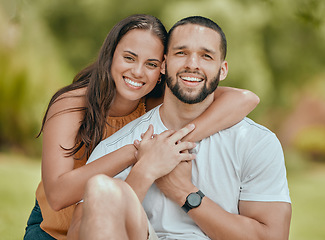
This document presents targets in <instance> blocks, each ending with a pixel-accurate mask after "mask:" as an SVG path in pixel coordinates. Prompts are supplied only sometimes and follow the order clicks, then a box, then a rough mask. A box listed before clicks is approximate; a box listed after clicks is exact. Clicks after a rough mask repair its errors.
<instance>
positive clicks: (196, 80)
mask: <svg viewBox="0 0 325 240" xmlns="http://www.w3.org/2000/svg"><path fill="white" fill-rule="evenodd" d="M182 79H183V80H185V81H189V82H201V81H202V79H201V78H195V77H182Z"/></svg>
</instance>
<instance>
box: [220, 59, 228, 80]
mask: <svg viewBox="0 0 325 240" xmlns="http://www.w3.org/2000/svg"><path fill="white" fill-rule="evenodd" d="M227 75H228V62H227V61H226V60H225V61H223V62H222V63H221V67H220V81H222V80H224V79H225V78H226V77H227Z"/></svg>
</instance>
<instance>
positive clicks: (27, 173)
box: [0, 154, 325, 240]
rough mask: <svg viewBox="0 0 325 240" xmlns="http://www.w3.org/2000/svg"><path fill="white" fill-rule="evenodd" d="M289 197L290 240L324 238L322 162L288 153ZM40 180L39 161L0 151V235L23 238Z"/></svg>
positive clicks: (324, 175) (324, 172)
mask: <svg viewBox="0 0 325 240" xmlns="http://www.w3.org/2000/svg"><path fill="white" fill-rule="evenodd" d="M287 168H288V181H289V187H290V194H291V200H292V208H293V215H292V222H291V229H290V240H324V239H325V207H324V204H325V190H324V189H325V188H324V186H325V164H322V163H311V162H307V161H306V160H304V159H302V158H301V157H300V156H296V155H289V156H288V157H287ZM39 180H40V161H39V160H35V159H34V160H31V159H27V158H24V157H21V156H19V155H13V154H0V236H1V237H0V238H1V239H5V240H18V239H22V237H23V234H24V229H25V226H26V222H27V218H28V216H29V214H30V211H31V209H32V207H33V205H34V200H35V189H36V187H37V185H38V183H39Z"/></svg>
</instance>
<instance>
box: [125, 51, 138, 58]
mask: <svg viewBox="0 0 325 240" xmlns="http://www.w3.org/2000/svg"><path fill="white" fill-rule="evenodd" d="M124 52H127V53H130V54H131V55H133V56H135V57H138V54H136V53H134V52H132V51H130V50H125V51H124Z"/></svg>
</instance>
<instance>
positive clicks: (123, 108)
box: [108, 97, 140, 117]
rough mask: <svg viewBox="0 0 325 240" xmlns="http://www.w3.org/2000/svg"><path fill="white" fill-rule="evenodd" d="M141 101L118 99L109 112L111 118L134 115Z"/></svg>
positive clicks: (114, 101)
mask: <svg viewBox="0 0 325 240" xmlns="http://www.w3.org/2000/svg"><path fill="white" fill-rule="evenodd" d="M139 102H140V99H139V100H134V101H133V100H125V99H122V98H118V97H116V98H115V99H114V100H113V102H112V105H111V107H110V109H109V111H108V115H109V116H110V117H123V116H127V115H129V114H130V113H132V112H133V111H134V110H136V109H137V107H138V105H139Z"/></svg>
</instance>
